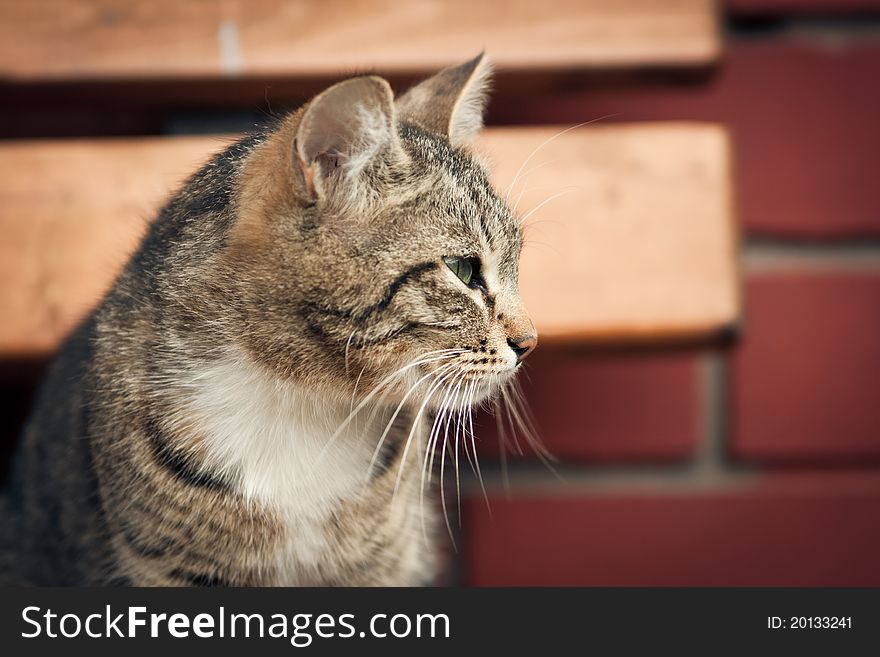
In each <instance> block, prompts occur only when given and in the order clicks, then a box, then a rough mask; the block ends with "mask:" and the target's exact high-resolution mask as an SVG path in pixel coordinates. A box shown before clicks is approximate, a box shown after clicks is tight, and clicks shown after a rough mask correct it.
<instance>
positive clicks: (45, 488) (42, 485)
mask: <svg viewBox="0 0 880 657" xmlns="http://www.w3.org/2000/svg"><path fill="white" fill-rule="evenodd" d="M93 334H94V320H93V318H89V319H87V320H86V321H85V322H84V323H83V324H81V325H80V327H79V328H78V329H77V330H76V331H75V332H74V333H72V334H71V335H70V336H69V337H68V339H67V340H66V342H65V344H64V346H63V347H62V349H61V351H60V352H59V354H58V356H57V357H56V359H55V360H54V361H53V363H52V364H51V365H50V367H49V370H48V372H47V374H46V377H45V378H44V380H43V383H42V385H41V388H40V391H39V393H38V395H37V400H36V403H35V404H34V407H33V410H32V412H31V416H30V419H29V420H28V422H27V424H26V426H25V429H24V432H23V435H22V437H21V440H20V442H19V445H18V447H17V449H16V452H15V455H14V457H13V462H12V467H11V470H10V473H9V478H8V481H7V485H6V487H5V490H4V492H3V495H2V497H0V517H2V518H3V519H4V522H3V523H0V584H36V585H40V584H53V585H59V584H82V583H86V582H92V583H99V581H102V580H104V579H105V578H104V577H100V576H98V574H99V573H101V572H102V571H105V570H106V569H107V567H106V565H105V563H106V562H107V559H106V547H105V546H106V540H105V537H104V526H103V520H102V517H101V513H100V501H99V498H98V492H97V485H96V480H95V472H94V466H93V464H92V458H91V449H90V444H89V440H88V438H87V433H86V431H87V430H86V427H87V424H88V416H89V412H90V408H89V405H88V403H87V401H86V400H87V399H88V394H87V393H88V389H89V385H90V384H89V381H90V375H89V367H90V363H91V358H92V349H93V346H92V344H93Z"/></svg>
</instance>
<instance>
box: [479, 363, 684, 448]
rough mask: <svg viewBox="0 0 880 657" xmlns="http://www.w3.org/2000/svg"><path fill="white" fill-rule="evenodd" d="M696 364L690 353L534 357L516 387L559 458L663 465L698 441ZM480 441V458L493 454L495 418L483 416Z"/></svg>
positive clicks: (495, 438) (496, 440)
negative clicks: (519, 384) (481, 455)
mask: <svg viewBox="0 0 880 657" xmlns="http://www.w3.org/2000/svg"><path fill="white" fill-rule="evenodd" d="M697 365H698V359H697V357H696V356H695V355H693V354H671V355H670V354H664V355H658V354H651V355H647V354H634V355H626V356H624V355H619V356H601V357H600V356H588V355H583V354H581V355H577V354H574V353H568V354H565V353H558V354H548V353H546V352H545V353H544V354H541V353H540V352H538V353H536V354H535V355H534V356H533V357H532V358H531V359H529V363H528V365H527V368H526V371H525V373H524V376H522V377H521V383H522V386H523V392H524V393H525V398H526V399H527V400H528V403H529V407H530V408H531V409H532V411H533V414H534V416H535V419H536V422H537V427H538V430H539V433H540V436H541V439H542V441H543V442H544V444H545V445H546V446H547V447H548V448H549V450H550V451H551V452H552V453H553V454H554V456H556V457H557V458H559V459H561V460H563V461H588V462H615V461H616V462H621V461H657V460H664V461H668V460H673V459H682V458H686V457H688V456H689V455H691V454H692V453H693V450H694V447H695V445H696V443H697V441H698V440H699V435H698V434H699V412H700V408H699V398H698V391H699V382H698V367H697ZM508 433H509V430H508ZM478 435H479V436H480V449H481V453H482V454H483V455H485V456H490V457H491V456H495V455H497V454H498V436H497V433H496V431H495V422H494V419H492V418H491V417H486V416H483V417H482V418H481V420H480V431H479V432H478ZM519 442H520V444H522V445H523V451H524V452H525V457H526V458H534V453H533V452H532V451H531V450H529V449H527V448H526V447H525V444H526V443H524V441H523V440H520V441H519ZM511 456H513V454H511Z"/></svg>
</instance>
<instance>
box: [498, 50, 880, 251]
mask: <svg viewBox="0 0 880 657" xmlns="http://www.w3.org/2000/svg"><path fill="white" fill-rule="evenodd" d="M878 71H880V44H877V43H876V42H874V43H870V42H865V41H864V40H863V41H862V42H860V43H853V44H850V45H846V44H839V43H838V44H836V45H835V47H833V48H832V47H829V46H828V45H822V44H819V43H807V42H797V41H789V40H785V39H773V40H755V41H732V42H731V43H730V44H729V47H728V49H727V51H726V54H725V60H724V62H723V65H722V66H721V68H720V70H719V71H718V72H717V75H716V76H715V77H714V79H713V80H712V81H711V82H710V83H707V84H699V85H697V84H695V85H690V86H687V85H678V86H669V85H665V86H657V85H655V86H653V87H652V86H644V85H642V86H638V85H636V86H631V87H627V88H624V89H604V90H603V89H589V90H586V91H579V92H575V93H562V92H560V93H549V92H548V93H546V94H536V95H534V96H533V97H531V98H526V99H523V100H522V101H521V102H517V103H505V104H503V105H500V104H499V105H498V106H493V107H492V109H491V117H490V118H491V119H492V120H493V121H495V122H499V123H508V122H509V123H519V122H526V123H528V122H534V123H546V122H553V123H562V124H566V123H569V124H575V123H579V122H582V121H588V120H592V119H597V118H599V117H603V116H607V115H613V116H610V117H609V118H607V119H605V121H650V120H704V121H718V122H722V123H725V124H727V125H728V126H729V127H730V128H731V130H732V134H733V139H734V147H735V151H736V152H735V163H736V168H735V171H736V180H737V185H738V187H739V199H738V203H737V205H738V211H739V214H740V216H741V218H742V220H743V221H744V223H745V226H746V228H747V229H748V230H749V231H751V232H752V233H754V234H764V235H779V236H800V237H810V238H822V237H843V236H848V235H858V234H872V235H880V212H878V210H877V208H878V207H880V185H877V180H876V179H877V172H878V171H880V129H878V127H877V120H878V112H877V108H878V107H880V84H878V83H877V79H878Z"/></svg>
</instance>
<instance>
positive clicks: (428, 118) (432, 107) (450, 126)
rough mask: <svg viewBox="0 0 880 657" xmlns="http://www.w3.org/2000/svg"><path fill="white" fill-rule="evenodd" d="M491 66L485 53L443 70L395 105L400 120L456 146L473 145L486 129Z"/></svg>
mask: <svg viewBox="0 0 880 657" xmlns="http://www.w3.org/2000/svg"><path fill="white" fill-rule="evenodd" d="M491 76H492V66H491V64H490V63H489V60H488V58H487V57H486V54H485V53H480V54H479V55H477V56H476V57H474V58H473V59H472V60H470V61H469V62H465V63H464V64H461V65H459V66H453V67H450V68H446V69H443V70H442V71H440V72H439V73H437V74H436V75H434V76H433V77H430V78H428V79H427V80H425V81H424V82H420V83H419V84H417V85H416V86H414V87H413V88H412V89H410V90H409V91H407V92H406V93H405V94H403V95H402V96H401V97H400V98H398V99H397V100H396V101H395V105H396V106H397V114H398V116H399V117H400V119H401V120H404V121H411V122H412V123H415V124H416V125H418V126H419V127H421V128H424V129H425V130H428V131H429V132H433V133H435V134H439V135H443V136H444V137H447V138H448V139H449V141H450V143H452V145H453V146H461V145H464V144H467V143H468V142H470V141H471V140H472V139H473V138H474V137H475V136H476V134H477V133H478V132H479V131H480V130H481V129H482V127H483V113H484V112H485V111H486V104H487V102H488V94H489V83H490V78H491Z"/></svg>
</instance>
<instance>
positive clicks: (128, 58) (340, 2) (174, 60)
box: [0, 0, 721, 82]
mask: <svg viewBox="0 0 880 657" xmlns="http://www.w3.org/2000/svg"><path fill="white" fill-rule="evenodd" d="M719 25H720V19H719V16H718V11H717V7H716V3H715V1H714V0H551V1H549V2H533V1H532V0H509V1H508V2H505V3H498V2H496V1H495V0H409V1H407V2H397V1H394V0H374V1H372V2H353V1H344V0H299V1H297V2H286V1H284V0H223V1H220V0H190V1H188V2H180V1H179V0H150V1H146V0H65V1H63V2H62V1H61V0H28V1H27V2H21V1H20V0H0V79H6V80H13V81H28V82H35V81H51V80H71V79H75V80H86V79H89V80H101V79H131V78H138V79H145V78H162V79H165V78H214V77H241V76H276V77H277V76H282V77H297V76H300V77H301V76H313V75H338V74H340V73H348V72H351V71H352V70H364V69H371V68H375V69H378V70H382V71H383V72H386V73H390V74H394V73H408V72H409V73H412V72H417V73H421V72H426V71H431V70H434V69H437V68H439V67H442V66H446V65H448V64H450V63H454V62H458V61H461V60H463V59H465V58H467V57H470V56H472V55H473V54H475V53H477V52H479V51H480V50H482V49H484V48H485V49H486V50H487V52H488V53H489V54H490V56H491V57H492V58H493V60H494V61H495V62H496V63H497V65H498V67H499V68H500V69H502V70H507V69H511V70H547V69H575V68H584V67H602V68H607V67H621V66H630V67H631V66H679V65H684V66H693V65H699V66H703V65H707V64H711V63H712V62H714V61H715V60H717V58H718V56H719V52H720V50H721V38H720V29H719Z"/></svg>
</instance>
